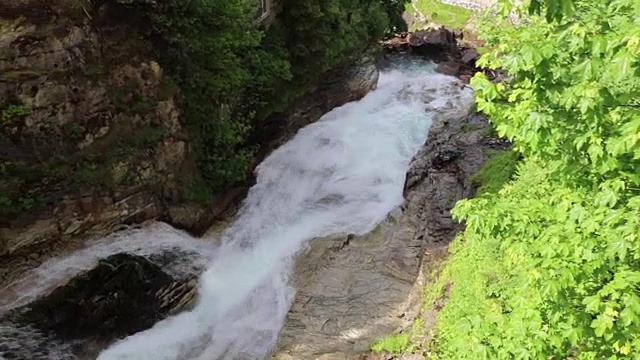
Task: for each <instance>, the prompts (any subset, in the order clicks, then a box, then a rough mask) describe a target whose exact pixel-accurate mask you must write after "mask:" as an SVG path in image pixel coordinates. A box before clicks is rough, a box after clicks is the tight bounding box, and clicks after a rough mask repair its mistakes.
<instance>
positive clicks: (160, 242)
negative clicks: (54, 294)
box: [0, 63, 472, 360]
mask: <svg viewBox="0 0 640 360" xmlns="http://www.w3.org/2000/svg"><path fill="white" fill-rule="evenodd" d="M461 96H463V97H465V98H467V101H471V100H470V99H471V97H472V93H471V90H469V89H465V90H461V88H460V86H459V83H458V82H457V81H456V79H454V78H452V77H449V76H444V75H440V74H436V73H434V72H433V70H432V67H431V66H429V65H426V64H424V63H423V64H421V65H415V64H414V65H411V66H406V67H403V68H402V70H393V71H387V72H383V73H382V74H381V76H380V80H379V82H378V87H377V89H376V90H375V91H373V92H371V93H370V94H368V95H367V96H366V97H365V98H363V99H362V100H361V101H358V102H353V103H349V104H347V105H345V106H342V107H340V108H337V109H334V110H333V111H331V112H330V113H328V114H326V115H325V116H324V117H323V118H322V119H321V120H320V121H318V122H316V123H314V124H312V125H309V126H307V127H305V128H303V129H301V130H300V131H299V132H298V133H297V134H296V136H295V137H294V138H293V139H292V140H291V141H289V142H287V143H286V144H285V145H283V146H282V147H280V148H279V149H277V150H276V151H274V152H273V153H272V154H271V155H270V156H269V157H268V158H267V159H265V160H264V162H263V163H262V164H261V165H260V166H259V167H258V169H257V183H256V185H255V186H254V187H253V188H252V189H251V190H250V192H249V194H248V196H247V198H246V199H245V201H244V204H243V206H242V209H241V210H240V213H239V215H238V217H237V220H236V221H235V222H234V223H233V225H232V226H231V227H230V228H228V229H227V231H226V232H225V233H223V235H222V238H221V239H219V240H220V242H219V244H220V245H219V246H217V247H215V248H214V246H213V245H212V244H213V242H209V241H206V239H205V241H203V240H201V239H194V238H191V237H190V236H188V235H187V234H185V233H183V232H180V231H177V230H175V229H172V228H171V227H169V226H167V225H156V226H154V227H152V228H148V227H147V228H143V229H140V230H135V231H133V232H125V233H123V234H120V235H117V236H116V237H115V239H114V238H109V239H105V240H104V241H102V242H98V243H97V244H95V245H94V246H92V247H90V248H87V249H85V250H83V251H82V252H78V253H76V254H73V255H71V256H69V257H66V258H63V259H56V260H52V261H50V262H48V263H45V264H43V265H42V266H40V267H39V268H38V269H35V270H33V271H31V272H30V273H29V275H28V276H27V277H26V278H25V279H26V281H25V279H22V280H21V282H18V283H16V284H14V285H13V287H12V291H13V295H12V297H11V299H9V301H7V302H4V303H2V304H0V305H1V306H0V310H3V308H4V309H5V310H6V309H9V308H14V307H16V306H18V305H22V304H24V303H26V302H28V301H30V300H31V299H33V298H34V297H36V296H38V295H40V294H43V293H45V292H46V291H47V284H48V283H50V282H56V283H59V282H60V281H62V280H64V279H66V278H69V277H71V276H73V275H74V274H76V273H78V272H79V271H81V270H84V269H87V268H90V267H91V266H92V265H93V264H95V262H96V261H97V259H99V258H102V257H105V256H108V255H110V254H113V253H117V252H122V251H131V252H134V253H138V254H141V255H151V254H154V253H158V252H160V251H162V249H172V248H176V247H177V248H180V249H181V250H187V251H190V252H193V253H197V254H199V255H198V256H199V257H197V258H191V257H190V258H188V259H186V261H185V262H184V263H179V264H173V266H174V269H170V270H172V271H175V272H176V273H179V272H181V271H182V272H184V271H185V269H183V267H185V266H186V267H188V266H192V265H193V264H192V262H193V261H196V262H198V261H199V264H197V265H200V266H201V267H205V268H206V269H207V270H206V271H205V272H204V273H203V274H202V276H201V279H200V280H201V281H200V288H199V301H198V304H197V305H196V307H195V308H194V309H193V310H191V311H188V312H184V313H181V314H179V315H177V316H174V317H171V318H168V319H166V320H164V321H161V322H159V323H157V324H156V325H155V326H154V327H152V328H151V329H149V330H147V331H143V332H140V333H137V334H134V335H132V336H130V337H128V338H126V339H124V340H122V341H120V342H118V343H116V344H114V345H113V346H111V347H110V348H108V349H106V350H105V351H103V352H102V353H101V354H100V356H99V358H98V359H99V360H125V359H132V360H145V359H148V360H187V359H189V360H190V359H202V360H205V359H206V360H212V359H230V360H235V359H262V358H265V357H266V356H268V354H269V353H270V351H271V350H272V348H273V346H274V345H275V343H276V340H277V336H278V332H279V331H280V329H281V328H282V325H283V322H284V319H285V316H286V314H287V311H288V310H289V308H290V306H291V303H292V301H293V296H294V289H293V288H292V287H291V286H290V285H289V272H290V270H291V266H292V259H293V258H294V256H295V255H296V253H297V252H298V251H299V250H301V249H303V248H304V246H305V245H306V244H307V243H308V241H309V240H311V239H313V238H316V237H323V236H328V235H332V234H338V233H354V234H365V233H367V232H369V231H371V230H373V228H374V227H375V226H376V225H377V224H378V223H379V222H380V221H382V220H383V219H385V217H386V216H387V215H388V213H389V212H391V211H392V210H393V209H394V208H396V207H397V206H399V205H400V204H401V203H402V201H403V197H402V190H403V185H404V180H405V173H406V171H407V169H408V166H409V163H410V161H411V159H412V157H413V155H414V154H415V153H416V152H417V150H418V149H419V148H420V146H421V145H422V144H423V143H424V142H425V140H426V137H427V131H428V128H429V126H430V124H431V118H432V116H434V115H435V114H437V113H438V112H442V111H450V110H455V109H456V108H457V105H456V103H455V102H456V101H460V97H461ZM454 97H458V99H457V100H453V98H454ZM0 312H1V311H0Z"/></svg>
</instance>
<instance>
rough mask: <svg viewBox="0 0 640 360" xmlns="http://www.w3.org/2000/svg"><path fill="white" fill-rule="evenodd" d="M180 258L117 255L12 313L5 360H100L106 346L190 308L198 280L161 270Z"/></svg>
mask: <svg viewBox="0 0 640 360" xmlns="http://www.w3.org/2000/svg"><path fill="white" fill-rule="evenodd" d="M175 256H181V254H179V253H178V254H171V253H168V254H161V256H159V257H157V258H156V259H154V260H155V261H150V260H148V259H147V258H144V257H141V256H137V255H133V254H128V253H119V254H115V255H112V256H109V257H108V258H106V259H104V260H101V261H100V262H99V263H98V264H97V265H96V266H95V267H94V268H93V269H91V270H89V271H86V272H83V273H80V274H78V275H76V276H75V277H74V278H72V279H71V280H70V281H69V282H68V283H67V284H66V285H64V286H61V287H58V288H57V289H55V290H54V291H53V292H51V293H50V294H48V295H46V296H44V297H42V298H39V299H37V300H36V301H34V302H32V303H30V304H28V305H26V306H22V307H20V308H17V309H15V310H13V311H10V312H9V313H8V314H5V315H4V316H2V317H0V357H4V358H7V359H12V358H13V359H26V358H31V359H46V358H48V359H54V358H55V359H58V358H59V359H63V358H72V357H73V356H79V357H81V358H85V357H86V358H91V357H92V356H93V357H95V355H96V354H97V352H98V351H99V350H100V347H101V346H104V345H105V344H108V343H110V342H113V341H114V340H117V339H119V338H123V337H125V336H128V335H131V334H133V333H136V332H138V331H142V330H145V329H148V328H150V327H151V326H152V325H153V324H154V323H156V322H157V321H159V320H161V319H163V318H165V317H167V316H169V315H171V314H174V313H177V312H180V311H182V310H184V309H186V308H188V307H190V306H191V305H193V304H194V302H195V299H196V289H197V280H196V279H195V277H193V276H188V277H185V278H175V277H173V276H171V275H169V274H168V273H167V272H165V271H164V270H163V269H162V268H161V266H160V265H159V264H163V263H167V262H171V261H172V259H171V258H172V257H175ZM54 351H57V352H58V353H59V354H56V355H54V353H53V352H54ZM47 356H49V357H47Z"/></svg>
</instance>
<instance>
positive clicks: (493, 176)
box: [471, 150, 520, 195]
mask: <svg viewBox="0 0 640 360" xmlns="http://www.w3.org/2000/svg"><path fill="white" fill-rule="evenodd" d="M490 156H491V157H490V158H489V160H487V161H486V162H485V163H484V165H483V166H482V168H480V170H479V171H478V172H477V173H476V174H475V175H474V176H473V177H472V178H471V183H472V184H473V185H474V186H475V187H476V189H477V190H476V195H483V194H495V193H497V192H498V191H499V190H500V189H501V188H502V186H503V185H504V184H506V183H507V182H509V180H511V177H512V176H513V174H514V173H515V172H516V165H517V164H518V160H519V159H520V157H519V154H518V153H517V152H515V151H513V150H504V151H497V152H494V153H492V154H490Z"/></svg>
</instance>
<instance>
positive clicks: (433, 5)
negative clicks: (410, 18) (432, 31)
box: [410, 0, 473, 29]
mask: <svg viewBox="0 0 640 360" xmlns="http://www.w3.org/2000/svg"><path fill="white" fill-rule="evenodd" d="M416 8H418V10H420V12H422V13H423V14H424V16H426V17H427V21H429V22H434V23H437V24H441V25H444V26H446V27H448V28H452V29H462V28H464V27H465V25H466V24H467V23H468V22H469V19H470V18H471V15H473V11H471V10H468V9H465V8H462V7H459V6H454V5H449V4H445V3H443V2H441V1H440V0H417V1H416ZM411 10H413V9H410V11H411ZM418 25H423V24H418Z"/></svg>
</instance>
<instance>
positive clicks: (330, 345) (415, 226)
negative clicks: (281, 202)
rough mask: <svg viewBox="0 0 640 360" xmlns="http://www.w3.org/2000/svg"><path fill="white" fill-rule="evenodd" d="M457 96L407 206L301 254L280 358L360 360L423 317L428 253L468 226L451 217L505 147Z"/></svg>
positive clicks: (431, 141)
mask: <svg viewBox="0 0 640 360" xmlns="http://www.w3.org/2000/svg"><path fill="white" fill-rule="evenodd" d="M453 86H461V88H460V89H462V88H464V86H463V84H462V83H460V84H458V85H453ZM452 94H454V95H452V96H451V98H450V101H449V102H447V103H446V104H440V105H439V108H438V110H439V111H440V113H441V115H440V116H439V117H437V118H436V119H434V122H433V125H432V126H431V129H430V132H429V137H428V140H427V142H426V144H425V146H424V147H423V148H422V150H420V152H419V153H418V154H417V155H416V156H415V158H414V160H413V162H412V163H411V166H410V170H409V171H408V173H407V179H406V184H405V192H404V193H405V199H406V202H405V204H404V206H403V207H402V208H401V209H397V210H396V211H394V212H393V213H392V214H391V215H390V216H389V218H388V220H386V221H384V222H383V223H382V224H380V225H379V226H378V228H377V229H376V230H375V231H373V232H372V233H371V234H368V235H366V236H362V237H356V236H352V235H345V236H339V237H333V238H330V239H319V240H315V241H314V242H313V243H312V244H311V246H310V247H309V248H308V249H307V251H306V253H305V254H303V255H301V257H300V259H299V260H298V262H297V267H296V269H295V270H294V274H296V275H295V277H296V285H297V286H296V287H297V289H298V293H297V296H296V300H295V303H294V305H293V306H292V308H291V310H290V312H289V314H288V316H287V320H286V322H285V326H284V328H283V330H282V332H281V334H280V339H279V342H278V345H277V348H276V351H275V352H274V354H273V358H274V359H331V360H339V359H351V358H354V357H355V358H357V355H358V353H361V352H363V351H366V350H368V349H369V346H370V344H371V342H372V341H374V340H376V339H378V338H381V337H383V336H385V335H388V334H390V333H393V332H395V331H398V330H399V329H402V328H403V327H405V326H407V325H408V323H409V322H410V321H411V319H412V318H413V317H414V315H415V314H416V313H417V311H418V310H419V304H420V295H421V288H422V286H421V284H422V278H423V275H421V274H423V273H424V272H425V271H427V270H428V269H429V264H428V263H423V261H422V260H423V258H424V257H425V253H427V252H429V251H430V249H434V248H441V247H442V246H443V245H446V244H447V243H448V242H449V241H450V240H452V238H453V236H454V235H455V232H456V231H457V230H458V229H459V227H460V226H459V225H458V224H456V223H455V222H454V221H453V220H452V219H451V215H450V213H449V210H450V209H451V208H452V207H453V205H454V204H455V202H456V201H457V200H460V199H462V198H465V197H468V196H470V195H471V194H472V193H473V188H472V185H471V180H470V178H471V176H472V175H473V174H474V173H475V172H476V171H477V170H478V169H479V168H480V166H481V165H482V163H483V162H484V161H485V160H486V159H487V158H488V156H487V154H486V150H487V149H489V148H491V147H495V146H500V144H498V143H496V142H495V141H493V140H491V138H490V135H489V129H490V127H489V125H488V123H487V121H486V119H485V118H484V117H482V116H480V115H477V114H471V115H469V112H470V111H471V110H472V107H473V101H472V99H471V98H470V97H465V96H464V95H462V94H463V91H462V90H457V91H456V90H455V89H452ZM455 94H458V96H457V97H456V95H455ZM426 96H427V97H428V95H426ZM456 104H461V105H456Z"/></svg>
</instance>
